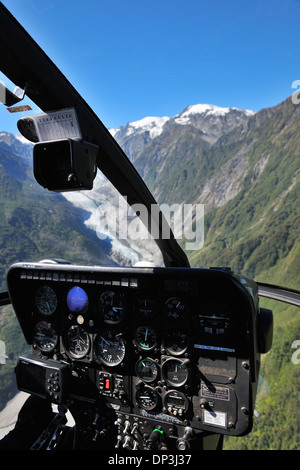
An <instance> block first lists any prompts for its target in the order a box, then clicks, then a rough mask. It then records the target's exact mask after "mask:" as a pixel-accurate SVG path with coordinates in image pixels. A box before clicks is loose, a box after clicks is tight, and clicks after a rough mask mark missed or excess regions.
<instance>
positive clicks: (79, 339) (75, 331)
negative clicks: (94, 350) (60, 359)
mask: <svg viewBox="0 0 300 470" xmlns="http://www.w3.org/2000/svg"><path fill="white" fill-rule="evenodd" d="M64 345H65V348H66V350H67V352H68V354H69V355H70V356H71V357H72V358H74V359H82V358H84V357H85V356H86V355H87V353H88V352H89V350H90V337H89V335H88V334H87V332H86V331H85V330H84V329H83V328H82V327H81V326H79V325H73V326H71V327H70V328H69V330H68V332H67V334H66V336H65V338H64Z"/></svg>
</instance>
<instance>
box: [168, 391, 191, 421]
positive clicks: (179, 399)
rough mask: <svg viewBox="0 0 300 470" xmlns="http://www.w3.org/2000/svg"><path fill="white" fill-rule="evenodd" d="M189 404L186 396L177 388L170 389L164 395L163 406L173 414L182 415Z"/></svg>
mask: <svg viewBox="0 0 300 470" xmlns="http://www.w3.org/2000/svg"><path fill="white" fill-rule="evenodd" d="M188 406H189V401H188V398H187V397H186V396H185V395H184V394H183V393H182V392H179V391H178V390H170V391H169V392H167V393H166V395H165V397H164V407H165V408H166V410H167V411H168V413H170V414H172V415H174V416H179V417H180V416H183V415H184V414H185V413H186V412H187V410H188Z"/></svg>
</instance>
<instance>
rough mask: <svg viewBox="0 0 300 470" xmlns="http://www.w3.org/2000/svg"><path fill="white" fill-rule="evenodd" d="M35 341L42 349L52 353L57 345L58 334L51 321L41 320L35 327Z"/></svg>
mask: <svg viewBox="0 0 300 470" xmlns="http://www.w3.org/2000/svg"><path fill="white" fill-rule="evenodd" d="M33 341H34V342H35V344H36V345H37V347H38V348H39V349H40V350H41V351H43V352H44V353H47V352H48V353H50V352H51V351H53V349H55V347H56V345H57V341H58V336H57V334H56V331H55V329H54V328H53V326H52V325H51V324H50V323H48V322H47V321H41V322H39V323H38V324H37V325H36V327H35V331H34V335H33Z"/></svg>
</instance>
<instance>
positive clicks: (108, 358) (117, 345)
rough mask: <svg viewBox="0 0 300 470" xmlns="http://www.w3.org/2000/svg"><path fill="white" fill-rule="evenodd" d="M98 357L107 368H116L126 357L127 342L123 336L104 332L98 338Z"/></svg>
mask: <svg viewBox="0 0 300 470" xmlns="http://www.w3.org/2000/svg"><path fill="white" fill-rule="evenodd" d="M96 357H97V358H98V359H100V360H101V362H102V363H103V364H105V365H107V366H110V367H114V366H117V365H119V364H121V362H122V361H123V359H124V357H125V341H124V339H123V338H122V336H121V334H118V333H115V332H113V331H110V330H108V331H104V332H103V333H100V334H99V335H98V336H97V338H96Z"/></svg>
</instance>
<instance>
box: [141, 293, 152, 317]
mask: <svg viewBox="0 0 300 470" xmlns="http://www.w3.org/2000/svg"><path fill="white" fill-rule="evenodd" d="M138 311H139V313H140V314H141V315H142V316H143V317H144V318H146V319H147V318H153V317H154V316H155V313H156V304H155V300H154V299H151V298H148V297H147V298H146V297H145V298H143V299H139V301H138Z"/></svg>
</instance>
